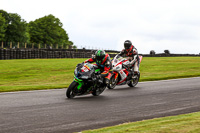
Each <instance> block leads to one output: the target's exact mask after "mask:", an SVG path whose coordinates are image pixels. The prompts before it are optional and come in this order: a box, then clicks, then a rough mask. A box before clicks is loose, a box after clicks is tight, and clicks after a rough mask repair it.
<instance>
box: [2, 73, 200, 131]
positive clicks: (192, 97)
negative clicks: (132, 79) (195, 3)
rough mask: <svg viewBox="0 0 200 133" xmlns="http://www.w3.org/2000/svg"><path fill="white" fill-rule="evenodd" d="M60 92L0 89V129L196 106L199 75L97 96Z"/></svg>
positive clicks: (78, 126) (96, 121) (113, 121)
mask: <svg viewBox="0 0 200 133" xmlns="http://www.w3.org/2000/svg"><path fill="white" fill-rule="evenodd" d="M65 92H66V89H55V90H42V91H25V92H11V93H0V133H38V132H40V133H42V132H43V133H49V132H53V133H55V132H56V133H59V132H65V133H70V132H79V131H82V130H86V129H95V128H100V127H105V126H111V125H117V124H120V123H125V122H131V121H140V120H144V119H151V118H155V117H163V116H171V115H177V114H184V113H190V112H197V111H200V77H197V78H185V79H177V80H163V81H152V82H140V83H139V84H138V85H137V87H135V88H130V87H128V86H127V85H123V86H118V87H116V89H114V90H108V89H107V90H106V91H104V92H103V93H102V95H100V96H97V97H95V96H92V95H86V96H82V97H76V98H74V99H67V98H66V96H65Z"/></svg>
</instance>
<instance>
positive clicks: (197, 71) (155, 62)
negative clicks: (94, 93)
mask: <svg viewBox="0 0 200 133" xmlns="http://www.w3.org/2000/svg"><path fill="white" fill-rule="evenodd" d="M84 60H86V59H83V58H82V59H28V60H27V59H23V60H0V92H8V91H21V90H39V89H52V88H66V87H68V86H69V84H70V83H71V82H72V81H73V73H74V69H75V66H76V64H78V63H81V62H83V61H84ZM140 72H141V79H140V81H152V80H161V79H174V78H184V77H196V76H200V57H157V58H156V57H144V58H143V60H142V62H141V65H140Z"/></svg>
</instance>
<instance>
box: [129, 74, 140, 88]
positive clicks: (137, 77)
mask: <svg viewBox="0 0 200 133" xmlns="http://www.w3.org/2000/svg"><path fill="white" fill-rule="evenodd" d="M134 77H135V78H133V79H132V80H131V81H130V83H128V86H130V87H135V86H136V85H137V84H138V82H139V80H140V73H139V74H137V75H135V76H134Z"/></svg>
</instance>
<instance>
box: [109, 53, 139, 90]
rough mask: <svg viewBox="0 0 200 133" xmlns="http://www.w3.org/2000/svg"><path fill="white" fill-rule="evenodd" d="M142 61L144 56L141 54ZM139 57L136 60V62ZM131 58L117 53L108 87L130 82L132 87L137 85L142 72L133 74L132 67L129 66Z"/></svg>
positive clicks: (111, 87) (112, 87)
mask: <svg viewBox="0 0 200 133" xmlns="http://www.w3.org/2000/svg"><path fill="white" fill-rule="evenodd" d="M139 58H140V62H141V60H142V56H139ZM136 61H137V59H136V60H135V62H136ZM129 64H130V62H129V60H128V59H126V58H123V57H122V56H119V55H116V56H115V57H114V58H113V60H112V65H113V74H112V76H111V78H110V83H109V84H108V86H107V87H108V89H114V88H115V86H116V85H124V84H128V86H130V87H135V86H136V85H137V84H138V82H139V79H140V73H138V74H134V75H132V74H131V73H133V72H132V71H133V70H132V69H133V68H134V67H133V68H132V69H130V68H129Z"/></svg>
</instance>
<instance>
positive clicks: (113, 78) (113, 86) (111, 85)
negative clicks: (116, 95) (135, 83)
mask: <svg viewBox="0 0 200 133" xmlns="http://www.w3.org/2000/svg"><path fill="white" fill-rule="evenodd" d="M117 82H118V77H117V79H116V80H115V75H112V77H111V78H110V83H109V84H108V86H107V87H108V89H114V88H115V86H116V85H117Z"/></svg>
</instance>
